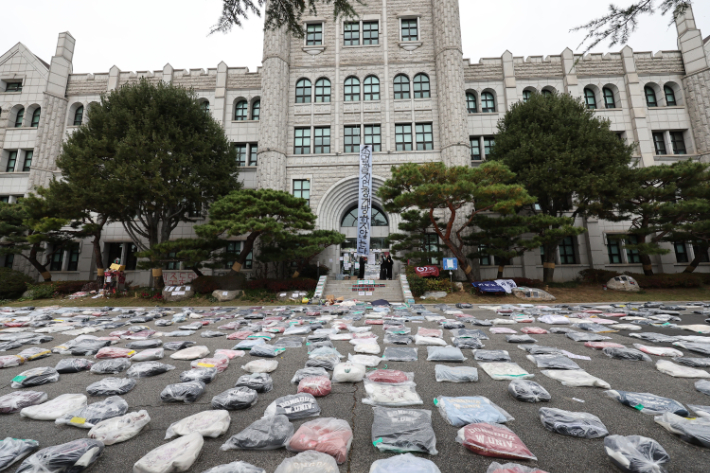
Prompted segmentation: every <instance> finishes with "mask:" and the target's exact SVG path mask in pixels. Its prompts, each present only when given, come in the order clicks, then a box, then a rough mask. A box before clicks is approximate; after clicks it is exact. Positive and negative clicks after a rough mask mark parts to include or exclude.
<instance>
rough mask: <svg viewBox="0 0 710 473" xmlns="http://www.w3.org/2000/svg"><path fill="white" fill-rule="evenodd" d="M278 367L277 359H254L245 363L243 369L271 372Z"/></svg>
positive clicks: (253, 371)
mask: <svg viewBox="0 0 710 473" xmlns="http://www.w3.org/2000/svg"><path fill="white" fill-rule="evenodd" d="M309 361H310V360H309ZM278 367H279V362H278V361H276V360H254V361H250V362H249V363H247V364H246V365H243V366H242V369H243V370H244V371H248V372H250V373H271V372H272V371H276V368H278Z"/></svg>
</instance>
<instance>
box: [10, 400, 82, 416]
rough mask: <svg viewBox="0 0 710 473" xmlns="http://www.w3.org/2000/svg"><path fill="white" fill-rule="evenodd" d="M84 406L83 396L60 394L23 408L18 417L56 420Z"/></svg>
mask: <svg viewBox="0 0 710 473" xmlns="http://www.w3.org/2000/svg"><path fill="white" fill-rule="evenodd" d="M84 406H86V396H84V395H83V394H61V395H59V396H57V397H55V398H54V399H52V400H50V401H47V402H45V403H43V404H38V405H34V406H28V407H25V408H23V409H22V410H21V411H20V416H22V417H29V418H30V419H35V420H57V419H58V418H60V417H62V416H64V415H65V414H68V413H70V412H72V411H75V410H77V409H80V408H82V407H84Z"/></svg>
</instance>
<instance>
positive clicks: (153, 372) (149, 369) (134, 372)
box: [126, 361, 175, 378]
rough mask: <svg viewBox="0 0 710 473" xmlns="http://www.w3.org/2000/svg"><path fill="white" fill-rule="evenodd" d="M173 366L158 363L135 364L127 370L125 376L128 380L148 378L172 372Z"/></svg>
mask: <svg viewBox="0 0 710 473" xmlns="http://www.w3.org/2000/svg"><path fill="white" fill-rule="evenodd" d="M174 369H175V367H174V366H173V365H168V364H165V363H161V362H159V361H144V362H143V363H135V364H133V366H131V367H130V368H128V371H127V372H126V375H127V376H128V377H129V378H149V377H151V376H157V375H159V374H163V373H167V372H168V371H172V370H174Z"/></svg>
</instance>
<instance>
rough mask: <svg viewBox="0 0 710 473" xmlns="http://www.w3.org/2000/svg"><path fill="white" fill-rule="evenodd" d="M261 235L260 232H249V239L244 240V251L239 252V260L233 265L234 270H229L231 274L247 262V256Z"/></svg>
mask: <svg viewBox="0 0 710 473" xmlns="http://www.w3.org/2000/svg"><path fill="white" fill-rule="evenodd" d="M259 235H260V233H259V232H252V233H250V234H249V236H248V237H247V239H246V240H245V241H244V246H243V247H242V252H241V253H239V261H237V262H236V263H234V265H233V266H232V270H231V271H230V272H229V273H230V274H232V275H233V274H235V273H238V272H240V271H241V270H242V268H243V267H244V264H245V263H246V262H247V256H249V253H251V251H252V250H253V249H254V242H255V241H256V239H257V237H258V236H259Z"/></svg>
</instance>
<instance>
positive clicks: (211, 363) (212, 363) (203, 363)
mask: <svg viewBox="0 0 710 473" xmlns="http://www.w3.org/2000/svg"><path fill="white" fill-rule="evenodd" d="M228 366H229V358H227V357H224V356H220V357H215V358H200V359H199V360H194V361H192V362H190V367H192V368H216V369H217V372H218V373H223V372H224V371H225V370H226V369H227V367H228Z"/></svg>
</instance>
